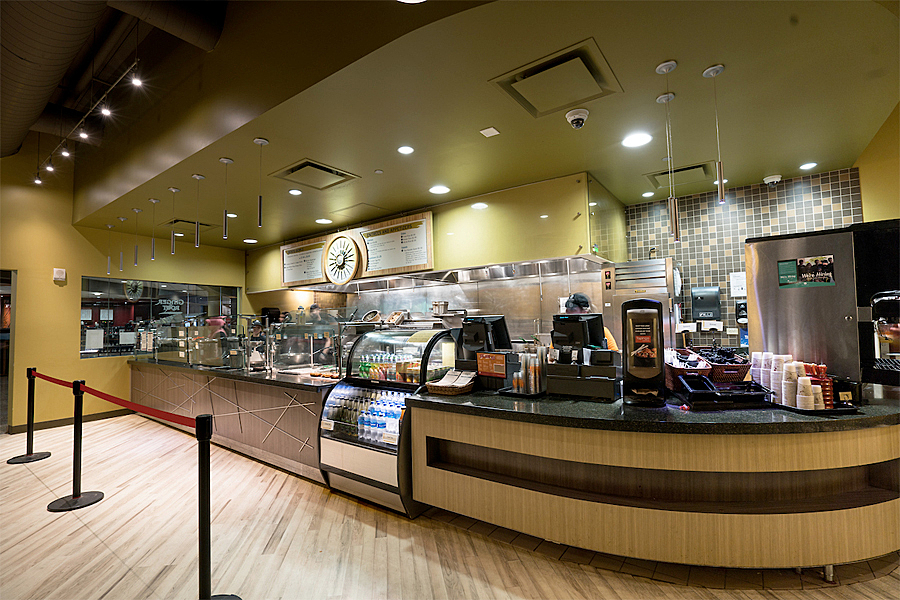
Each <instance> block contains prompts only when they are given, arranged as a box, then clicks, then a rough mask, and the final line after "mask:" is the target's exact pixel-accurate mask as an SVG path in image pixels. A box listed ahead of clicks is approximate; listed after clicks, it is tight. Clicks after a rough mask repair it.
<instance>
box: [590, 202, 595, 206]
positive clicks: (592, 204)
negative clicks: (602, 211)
mask: <svg viewBox="0 0 900 600" xmlns="http://www.w3.org/2000/svg"><path fill="white" fill-rule="evenodd" d="M588 206H597V203H596V202H588Z"/></svg>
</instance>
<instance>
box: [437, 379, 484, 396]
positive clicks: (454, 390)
mask: <svg viewBox="0 0 900 600" xmlns="http://www.w3.org/2000/svg"><path fill="white" fill-rule="evenodd" d="M425 385H426V387H428V393H430V394H438V395H440V396H459V395H460V394H468V393H469V392H471V391H472V390H473V389H475V382H474V381H472V382H471V383H469V384H467V385H464V386H462V387H453V386H449V385H438V383H437V382H435V383H426V384H425Z"/></svg>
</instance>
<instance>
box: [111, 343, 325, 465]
mask: <svg viewBox="0 0 900 600" xmlns="http://www.w3.org/2000/svg"><path fill="white" fill-rule="evenodd" d="M129 364H130V365H131V401H132V402H135V403H137V404H142V405H144V406H149V407H152V408H158V409H160V410H164V411H167V412H172V413H175V414H179V415H185V416H189V417H195V416H197V415H200V414H211V415H214V416H215V420H214V429H213V437H212V441H213V442H215V443H216V444H219V445H221V446H225V447H226V448H230V449H232V450H235V451H237V452H240V453H241V454H246V455H247V456H251V457H253V458H256V459H259V460H261V461H264V462H266V463H269V464H271V465H274V466H276V467H279V468H281V469H284V470H286V471H290V472H291V473H296V474H298V475H302V476H303V477H306V478H308V479H312V480H315V481H318V482H320V483H324V482H325V480H324V478H323V477H322V472H321V471H320V470H319V448H318V446H319V433H318V432H319V419H320V418H321V416H322V406H323V404H324V398H325V396H326V395H327V394H328V391H329V390H330V389H331V388H332V387H333V386H334V385H335V384H336V383H337V381H336V380H334V381H329V380H325V379H317V378H309V377H302V376H299V375H288V374H283V373H278V374H269V373H265V372H260V373H245V372H244V371H243V370H240V369H235V370H223V369H216V368H204V367H190V366H187V365H183V364H182V365H178V364H170V363H166V362H164V361H159V362H155V361H152V360H132V361H129ZM170 425H171V424H170ZM172 426H173V427H178V426H177V425H172ZM179 428H180V427H179Z"/></svg>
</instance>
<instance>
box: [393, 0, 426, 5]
mask: <svg viewBox="0 0 900 600" xmlns="http://www.w3.org/2000/svg"><path fill="white" fill-rule="evenodd" d="M397 2H399V3H400V4H422V3H423V2H425V0H397Z"/></svg>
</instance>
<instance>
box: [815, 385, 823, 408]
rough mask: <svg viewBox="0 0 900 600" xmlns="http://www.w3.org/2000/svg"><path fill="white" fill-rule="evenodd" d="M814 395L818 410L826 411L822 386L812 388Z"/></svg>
mask: <svg viewBox="0 0 900 600" xmlns="http://www.w3.org/2000/svg"><path fill="white" fill-rule="evenodd" d="M812 392H813V393H812V395H813V401H814V402H815V407H816V410H824V409H825V398H824V397H823V396H822V386H821V385H814V386H812Z"/></svg>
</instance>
